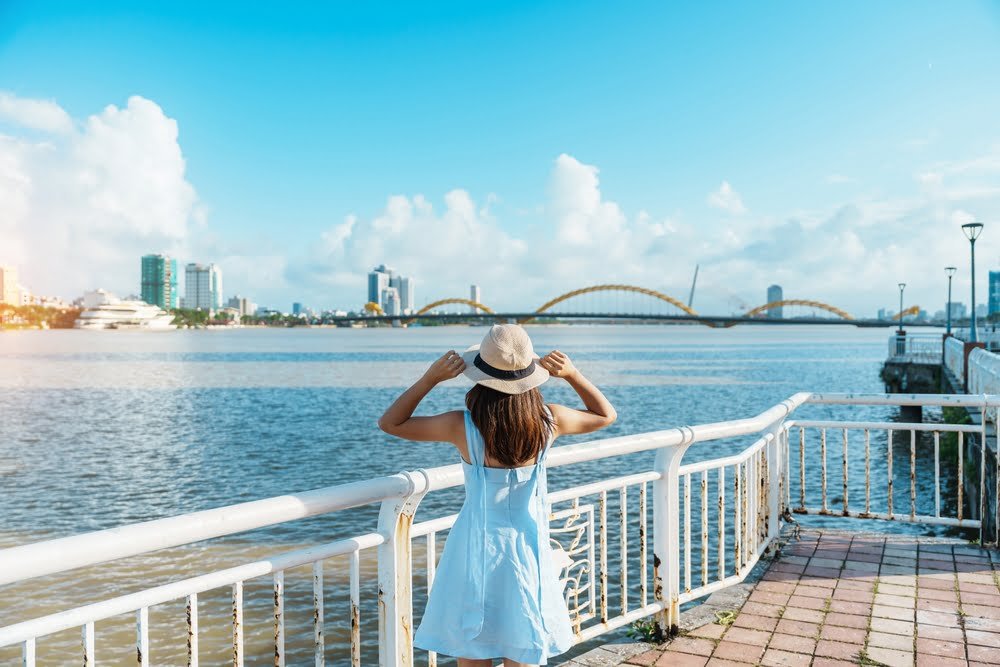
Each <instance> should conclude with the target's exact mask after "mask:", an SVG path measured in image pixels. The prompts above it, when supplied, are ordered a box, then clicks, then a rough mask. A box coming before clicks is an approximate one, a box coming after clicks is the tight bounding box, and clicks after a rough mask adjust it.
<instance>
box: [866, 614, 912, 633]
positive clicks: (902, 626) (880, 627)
mask: <svg viewBox="0 0 1000 667" xmlns="http://www.w3.org/2000/svg"><path fill="white" fill-rule="evenodd" d="M871 629H872V630H873V631H874V632H888V633H890V634H894V635H908V636H910V637H912V636H913V632H914V625H913V623H911V622H908V621H897V620H895V619H891V618H874V617H873V618H872V624H871Z"/></svg>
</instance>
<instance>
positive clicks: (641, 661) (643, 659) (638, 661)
mask: <svg viewBox="0 0 1000 667" xmlns="http://www.w3.org/2000/svg"><path fill="white" fill-rule="evenodd" d="M659 657H660V651H646V652H645V653H640V654H639V655H633V656H632V657H630V658H629V659H628V660H626V661H625V664H626V665H643V667H648V666H649V665H652V664H654V663H655V662H656V660H657V658H659Z"/></svg>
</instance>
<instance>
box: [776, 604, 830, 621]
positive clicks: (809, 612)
mask: <svg viewBox="0 0 1000 667" xmlns="http://www.w3.org/2000/svg"><path fill="white" fill-rule="evenodd" d="M824 616H826V614H824V613H823V612H822V611H819V610H818V609H802V608H801V607H786V608H785V613H784V614H783V615H782V616H781V618H782V619H786V618H787V619H788V620H790V621H807V622H809V623H822V622H823V617H824Z"/></svg>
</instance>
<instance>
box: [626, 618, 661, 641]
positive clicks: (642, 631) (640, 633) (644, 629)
mask: <svg viewBox="0 0 1000 667" xmlns="http://www.w3.org/2000/svg"><path fill="white" fill-rule="evenodd" d="M625 634H627V635H628V636H629V638H631V639H635V640H637V641H641V642H646V643H647V644H662V643H663V642H665V641H666V640H667V636H666V635H664V634H663V630H661V629H660V624H659V623H657V622H656V619H655V618H641V619H639V620H638V621H633V622H632V625H630V626H629V627H628V630H626V631H625Z"/></svg>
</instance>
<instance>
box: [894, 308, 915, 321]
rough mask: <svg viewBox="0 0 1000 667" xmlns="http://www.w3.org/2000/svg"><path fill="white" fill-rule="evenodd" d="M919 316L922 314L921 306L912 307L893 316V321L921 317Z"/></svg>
mask: <svg viewBox="0 0 1000 667" xmlns="http://www.w3.org/2000/svg"><path fill="white" fill-rule="evenodd" d="M919 314H920V306H910V307H909V308H907V309H906V310H904V311H903V312H901V313H896V314H895V315H893V316H892V320H893V322H898V321H899V320H900V319H902V318H904V317H912V316H914V315H919Z"/></svg>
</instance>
